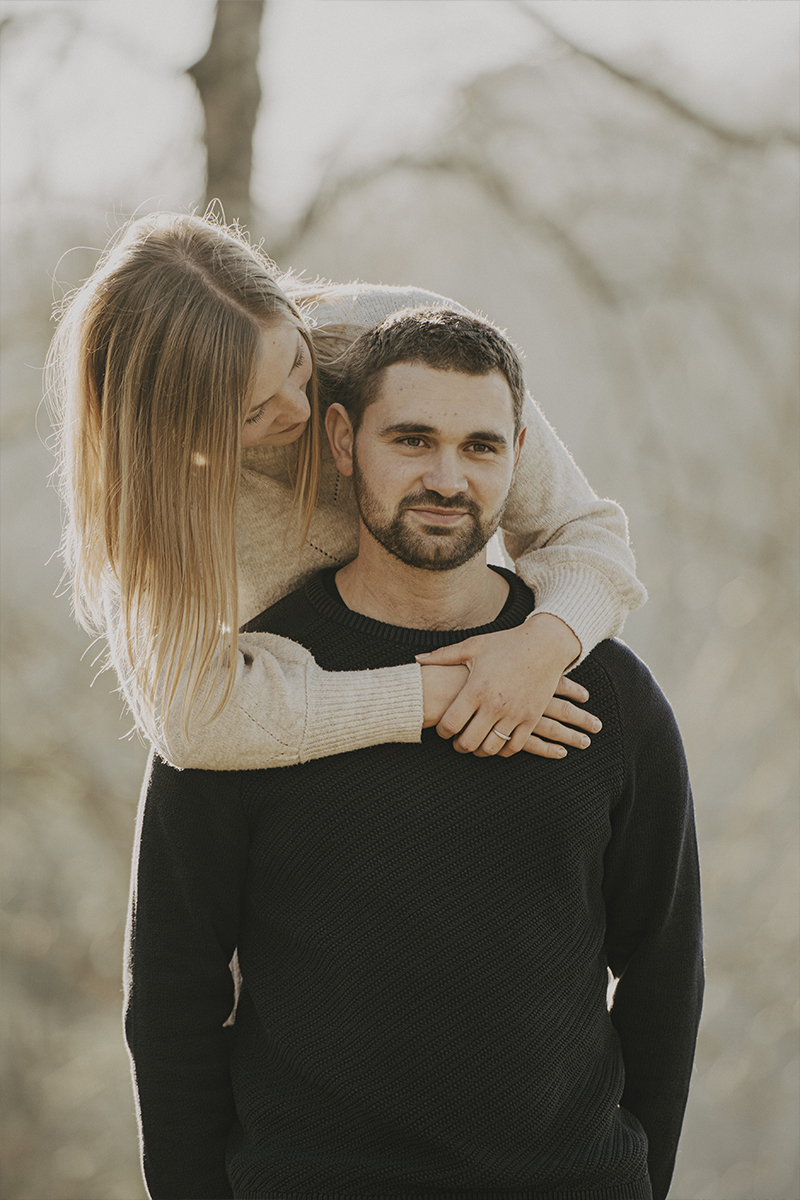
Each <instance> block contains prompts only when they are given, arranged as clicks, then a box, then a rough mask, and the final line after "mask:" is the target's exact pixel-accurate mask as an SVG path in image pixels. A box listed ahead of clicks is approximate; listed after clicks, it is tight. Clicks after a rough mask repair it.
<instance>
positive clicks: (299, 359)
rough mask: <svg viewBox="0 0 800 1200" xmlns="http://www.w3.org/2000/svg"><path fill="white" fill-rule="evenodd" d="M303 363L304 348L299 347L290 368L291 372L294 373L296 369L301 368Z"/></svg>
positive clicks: (304, 356) (304, 357) (304, 358)
mask: <svg viewBox="0 0 800 1200" xmlns="http://www.w3.org/2000/svg"><path fill="white" fill-rule="evenodd" d="M305 361H306V348H305V346H301V347H300V349H299V350H298V351H297V358H296V359H295V360H294V366H293V367H292V370H293V371H296V370H297V368H298V367H302V365H303V363H304V362H305Z"/></svg>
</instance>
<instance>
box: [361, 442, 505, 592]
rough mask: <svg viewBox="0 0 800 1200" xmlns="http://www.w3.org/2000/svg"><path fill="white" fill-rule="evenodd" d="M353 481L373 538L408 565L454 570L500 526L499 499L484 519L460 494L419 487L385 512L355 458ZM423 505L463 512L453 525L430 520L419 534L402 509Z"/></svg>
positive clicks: (474, 552) (471, 557)
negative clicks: (488, 515) (461, 517)
mask: <svg viewBox="0 0 800 1200" xmlns="http://www.w3.org/2000/svg"><path fill="white" fill-rule="evenodd" d="M353 483H354V485H355V492H356V502H357V504H358V511H359V515H360V517H361V520H362V521H363V522H364V524H365V526H366V527H367V529H368V530H369V532H370V533H371V534H372V536H373V537H374V539H375V541H376V542H379V543H380V545H381V546H383V548H384V550H388V551H389V553H390V554H392V555H394V557H395V558H399V559H400V561H401V562H403V563H405V564H406V566H408V567H418V568H420V569H421V570H423V571H452V570H454V569H455V568H456V567H462V566H463V565H464V563H468V562H469V561H470V559H473V558H475V557H476V555H478V554H479V553H480V552H481V550H483V548H484V546H485V545H486V543H487V542H488V541H489V539H490V538H491V536H492V534H493V533H494V532H495V530H496V529H497V527H498V526H499V524H500V521H501V519H502V516H503V512H504V510H505V506H506V501H503V504H502V506H501V508H500V509H499V510H498V511H497V512H494V513H492V514H491V516H490V517H488V518H487V517H486V516H484V515H483V513H482V511H481V508H480V506H479V505H478V504H476V502H475V501H474V500H473V499H472V497H471V496H467V495H465V494H464V493H460V494H459V495H457V496H449V497H444V496H440V495H439V493H438V492H429V491H422V492H417V493H415V494H414V495H409V496H404V497H403V499H402V500H401V501H400V504H399V505H398V506H397V509H396V510H395V512H394V513H393V514H392V515H387V514H386V513H385V512H383V511H382V509H381V505H380V503H379V501H378V500H377V499H376V496H375V494H374V493H373V492H371V491H370V489H369V488H368V487H367V485H366V483H365V482H364V477H363V475H362V474H361V472H360V471H359V468H358V461H357V459H354V462H353ZM427 506H430V507H433V508H455V509H459V510H461V511H462V512H464V513H466V514H467V516H466V518H465V520H463V521H462V522H461V523H460V524H459V526H458V527H457V528H455V529H454V528H453V527H452V526H439V525H429V526H428V527H427V528H426V530H425V532H424V533H422V532H421V531H419V530H417V529H413V528H412V527H411V525H410V524H409V519H408V518H407V517H406V513H407V512H408V510H409V509H412V508H425V507H427ZM412 519H413V518H412Z"/></svg>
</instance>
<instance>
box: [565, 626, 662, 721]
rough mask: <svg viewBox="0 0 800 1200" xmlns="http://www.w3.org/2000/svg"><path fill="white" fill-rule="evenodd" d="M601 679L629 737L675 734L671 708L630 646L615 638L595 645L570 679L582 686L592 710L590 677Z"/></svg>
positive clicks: (648, 669)
mask: <svg viewBox="0 0 800 1200" xmlns="http://www.w3.org/2000/svg"><path fill="white" fill-rule="evenodd" d="M593 675H594V676H595V677H597V676H602V677H603V678H604V680H605V681H607V683H608V685H609V686H610V688H611V689H612V691H613V694H614V699H615V704H616V707H617V710H618V712H619V717H620V721H621V723H622V727H623V730H626V731H627V732H628V733H629V734H630V733H632V732H635V731H636V730H640V731H644V730H645V729H648V730H652V729H654V728H660V729H661V730H662V732H664V733H665V734H666V733H667V732H668V730H674V731H675V732H676V733H677V724H676V722H675V714H674V713H673V711H672V706H671V704H670V702H669V700H668V699H667V697H666V696H665V695H664V692H663V691H662V689H661V687H660V685H659V684H658V682H657V680H656V678H655V676H654V675H653V673H652V671H651V670H650V668H649V667H648V666H647V664H646V663H645V662H643V660H642V659H641V658H640V657H639V655H638V654H636V653H635V651H633V650H632V649H631V648H630V646H628V645H626V643H625V642H623V641H621V640H620V639H619V638H610V639H608V640H607V641H604V642H600V643H598V645H597V646H595V648H594V649H593V650H592V652H591V654H588V655H587V656H586V658H585V659H584V661H583V662H582V663H581V665H580V667H578V668H577V670H576V671H574V672H572V677H573V678H574V679H576V680H577V681H578V682H580V683H583V684H584V686H585V687H586V688H588V690H589V693H590V699H589V708H591V707H592V698H591V693H592V686H593V685H592V679H591V677H592V676H593Z"/></svg>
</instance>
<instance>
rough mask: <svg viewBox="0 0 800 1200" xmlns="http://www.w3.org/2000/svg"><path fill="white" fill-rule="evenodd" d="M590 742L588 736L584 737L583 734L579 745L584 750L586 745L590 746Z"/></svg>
mask: <svg viewBox="0 0 800 1200" xmlns="http://www.w3.org/2000/svg"><path fill="white" fill-rule="evenodd" d="M591 744H592V743H591V741H590V740H589V738H587V737H586V735H585V734H584V735H583V736H582V737H581V747H582V749H584V750H585V749H586V747H587V746H591Z"/></svg>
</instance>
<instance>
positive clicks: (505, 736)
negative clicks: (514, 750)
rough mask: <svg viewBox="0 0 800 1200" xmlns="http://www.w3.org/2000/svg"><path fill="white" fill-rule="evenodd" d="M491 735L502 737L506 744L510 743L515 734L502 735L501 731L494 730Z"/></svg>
mask: <svg viewBox="0 0 800 1200" xmlns="http://www.w3.org/2000/svg"><path fill="white" fill-rule="evenodd" d="M490 733H496V734H497V736H498V737H501V738H502V739H503V741H504V742H510V741H511V738H512V737H513V734H510V733H501V732H500V730H499V729H492V730H490Z"/></svg>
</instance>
